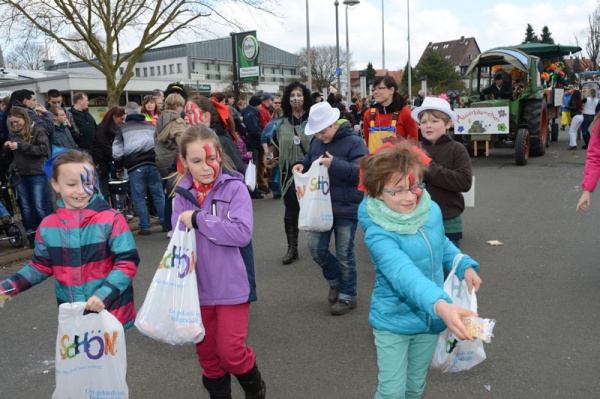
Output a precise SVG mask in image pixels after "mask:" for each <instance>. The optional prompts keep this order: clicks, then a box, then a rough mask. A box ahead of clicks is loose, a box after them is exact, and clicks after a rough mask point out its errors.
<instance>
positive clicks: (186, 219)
mask: <svg viewBox="0 0 600 399" xmlns="http://www.w3.org/2000/svg"><path fill="white" fill-rule="evenodd" d="M193 214H194V211H185V212H181V222H182V223H183V224H184V225H185V227H187V228H188V229H193V228H194V225H193V224H192V215H193Z"/></svg>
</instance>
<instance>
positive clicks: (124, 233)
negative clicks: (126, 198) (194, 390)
mask: <svg viewBox="0 0 600 399" xmlns="http://www.w3.org/2000/svg"><path fill="white" fill-rule="evenodd" d="M51 183H52V187H53V189H54V190H55V191H56V193H57V197H59V199H58V200H57V205H58V207H57V209H56V212H55V213H52V214H50V215H49V216H47V217H46V218H44V220H42V223H41V224H40V226H39V228H38V230H37V233H36V240H35V241H36V245H35V249H34V253H33V259H32V260H31V261H30V262H29V263H28V264H27V265H26V266H25V267H24V268H22V269H21V270H19V271H18V272H17V273H15V274H14V275H13V276H12V277H10V278H8V279H6V280H4V281H2V282H0V295H9V296H15V295H17V294H19V293H21V292H23V291H26V290H28V289H29V288H31V287H33V286H34V285H36V284H39V283H41V282H42V281H44V280H46V279H47V278H48V277H50V276H54V277H55V278H56V284H55V287H56V297H57V300H58V304H59V305H60V304H62V303H65V302H86V303H87V304H86V309H87V310H89V311H93V312H100V311H102V310H104V309H106V310H108V311H109V312H110V313H112V314H113V315H114V316H115V317H116V318H117V319H119V321H120V322H121V323H122V324H123V327H124V328H126V329H127V328H129V327H131V326H132V325H133V322H134V319H135V306H134V302H133V287H132V285H131V282H132V280H133V277H134V276H135V274H136V271H137V266H138V264H139V260H140V259H139V256H138V252H137V249H136V246H135V241H134V239H133V235H132V234H131V231H130V230H129V224H128V223H127V222H126V221H125V218H124V217H123V215H122V214H121V213H119V212H118V211H116V210H114V209H112V208H111V207H110V206H109V205H108V204H107V203H106V201H104V199H102V196H100V195H99V193H98V179H97V175H96V171H95V168H94V164H93V162H92V158H91V157H90V156H89V155H88V154H86V153H83V152H81V151H78V150H68V151H67V152H64V153H62V154H61V155H59V156H58V157H57V158H56V160H55V161H54V165H53V167H52V180H51ZM82 248H86V250H85V251H83V250H82ZM74 262H76V263H74Z"/></svg>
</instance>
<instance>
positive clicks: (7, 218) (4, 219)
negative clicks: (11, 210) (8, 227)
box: [2, 216, 12, 224]
mask: <svg viewBox="0 0 600 399" xmlns="http://www.w3.org/2000/svg"><path fill="white" fill-rule="evenodd" d="M11 223H12V218H11V217H10V216H4V217H2V224H11Z"/></svg>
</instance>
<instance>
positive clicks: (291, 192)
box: [271, 82, 312, 265]
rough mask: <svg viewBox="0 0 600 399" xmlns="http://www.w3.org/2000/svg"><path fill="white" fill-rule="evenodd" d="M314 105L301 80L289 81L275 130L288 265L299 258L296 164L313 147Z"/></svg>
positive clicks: (284, 260) (272, 139) (285, 260)
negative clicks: (310, 114)
mask: <svg viewBox="0 0 600 399" xmlns="http://www.w3.org/2000/svg"><path fill="white" fill-rule="evenodd" d="M310 106H311V97H310V91H309V90H308V89H307V88H306V86H304V85H303V84H302V83H299V82H294V83H291V84H289V85H288V86H287V87H286V88H285V90H284V92H283V98H282V100H281V108H282V109H283V115H282V116H280V117H279V118H277V121H276V122H275V126H274V127H273V132H272V133H271V144H273V146H274V147H275V148H276V152H277V153H278V155H277V156H278V157H279V167H280V170H281V194H282V198H283V204H284V206H285V214H284V217H283V222H284V225H285V234H286V236H287V242H288V250H287V253H286V254H285V256H284V257H283V259H282V260H281V261H282V263H283V264H286V265H287V264H289V263H292V262H293V261H294V260H296V259H298V216H299V215H300V205H299V204H298V198H297V197H296V188H295V187H294V175H293V174H292V166H294V164H295V163H296V162H298V161H301V160H302V158H304V156H305V155H306V152H307V151H308V147H309V146H310V141H311V139H312V136H307V135H305V134H304V127H305V126H306V121H307V120H308V111H309V109H310Z"/></svg>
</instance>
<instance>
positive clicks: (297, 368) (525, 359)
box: [0, 132, 600, 399]
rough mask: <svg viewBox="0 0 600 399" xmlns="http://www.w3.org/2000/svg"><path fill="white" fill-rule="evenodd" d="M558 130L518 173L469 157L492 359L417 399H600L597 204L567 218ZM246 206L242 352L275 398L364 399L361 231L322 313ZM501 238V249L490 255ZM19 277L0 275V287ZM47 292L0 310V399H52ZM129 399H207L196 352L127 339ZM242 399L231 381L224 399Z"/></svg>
mask: <svg viewBox="0 0 600 399" xmlns="http://www.w3.org/2000/svg"><path fill="white" fill-rule="evenodd" d="M566 136H567V135H566V132H561V137H560V139H559V142H558V143H552V145H551V147H550V148H548V149H547V152H546V155H545V156H544V157H540V158H531V159H530V162H529V164H528V165H527V166H523V167H517V166H515V163H514V157H513V152H512V150H508V149H503V150H492V152H491V156H490V157H489V158H474V159H473V168H474V174H475V176H476V195H475V207H474V208H468V209H467V210H466V212H465V213H464V227H465V238H464V240H463V251H464V252H465V253H468V254H470V255H471V256H472V257H473V258H475V259H476V260H478V261H479V262H480V263H481V268H482V269H481V276H482V278H483V281H484V285H483V286H482V289H481V291H480V294H479V295H478V301H479V313H480V314H481V315H482V317H490V318H495V319H496V320H497V325H496V329H495V337H494V338H493V340H492V343H491V344H486V345H485V349H486V353H487V356H488V359H487V360H486V361H485V362H483V363H482V364H480V365H478V366H477V367H475V368H474V369H472V370H471V371H468V372H463V373H459V374H440V373H437V372H431V373H430V374H429V376H428V380H427V388H426V391H425V395H424V398H426V399H437V398H446V399H453V398H461V399H467V398H540V399H542V398H598V397H600V384H599V382H598V378H599V377H598V376H599V375H600V361H599V360H598V356H599V355H600V343H599V342H600V341H599V340H598V339H597V335H598V332H599V331H600V318H599V317H598V292H599V291H600V290H599V288H600V268H599V267H598V264H599V263H600V262H599V261H598V258H597V256H598V255H599V252H598V243H599V240H600V239H599V237H600V235H599V234H598V226H599V225H600V197H597V196H593V197H592V201H593V202H592V209H591V211H590V212H588V213H587V214H582V213H576V212H575V204H576V202H577V199H578V198H579V195H580V194H581V190H580V184H581V175H582V171H583V164H584V162H585V152H584V151H582V150H578V151H567V149H566V148H567V138H566ZM267 198H268V199H264V200H255V201H254V206H255V232H254V245H255V254H256V270H257V282H258V294H259V301H258V302H256V303H255V304H253V305H252V312H251V320H250V329H249V339H248V342H249V344H250V345H251V346H252V347H253V348H254V349H255V351H256V353H257V359H258V364H259V367H260V368H261V370H262V372H263V375H264V378H265V380H266V383H267V387H268V397H269V398H271V399H295V398H310V399H320V398H332V399H336V398H340V399H342V398H372V397H373V394H374V392H375V388H376V385H377V364H376V358H375V348H374V344H373V339H372V332H371V328H370V326H369V324H368V319H367V318H368V310H369V301H370V292H371V289H372V286H373V281H374V279H373V271H372V265H371V263H370V258H369V255H368V253H367V251H366V249H365V245H364V242H363V234H362V231H361V230H360V229H359V231H358V233H357V237H356V251H357V260H358V273H359V276H358V289H359V300H358V308H357V309H356V310H354V311H352V312H351V313H350V314H348V315H346V316H341V317H333V316H330V315H329V312H328V303H327V299H326V296H327V290H328V288H327V284H326V283H325V281H324V279H323V278H322V276H321V273H320V270H319V269H318V268H317V266H316V265H315V264H314V263H313V261H312V260H311V259H310V257H309V254H308V251H307V249H306V240H305V238H304V237H303V236H302V237H301V240H300V248H301V250H300V260H299V261H297V262H296V263H294V264H292V265H289V266H284V265H282V264H281V263H280V259H281V257H282V256H283V254H284V252H285V245H286V244H285V238H284V230H283V220H282V215H283V207H282V205H281V203H280V202H279V201H276V200H273V199H271V198H270V197H267ZM488 240H499V241H501V242H502V243H503V245H502V246H490V245H488V244H487V241H488ZM136 241H137V243H138V245H139V250H140V254H141V258H142V262H141V265H140V268H139V272H138V275H137V277H136V279H135V282H134V285H135V289H136V298H137V306H138V308H139V306H141V304H142V302H143V298H144V295H145V293H146V290H147V287H148V285H149V282H150V280H151V278H152V275H153V272H154V270H155V268H156V266H157V262H158V260H159V259H160V257H161V256H162V253H163V251H164V249H165V247H166V245H167V242H168V240H167V238H166V235H165V234H164V233H158V232H155V233H154V234H153V235H151V236H147V237H139V236H137V235H136ZM15 270H16V268H13V269H12V270H11V269H5V270H0V277H5V276H7V275H8V274H10V273H12V272H14V271H15ZM53 288H54V287H53V283H52V282H45V283H44V284H42V285H41V286H38V287H35V289H32V290H30V291H28V292H26V293H24V294H22V295H20V296H19V297H16V298H15V299H14V300H12V301H10V302H8V303H6V306H5V307H4V308H2V309H0V398H24V399H32V398H48V397H50V395H51V393H52V391H53V386H54V367H53V361H54V340H55V337H56V326H57V314H58V311H57V308H56V302H55V298H54V294H53ZM127 352H128V356H127V360H128V378H127V380H128V383H129V390H130V395H131V397H132V398H208V395H207V394H206V392H205V391H204V389H203V388H202V384H201V370H200V367H199V365H198V362H197V360H196V357H195V351H194V349H193V347H190V346H186V347H171V346H169V345H166V344H162V343H158V342H154V341H152V340H150V339H147V338H144V337H142V336H141V335H140V334H139V333H138V332H137V330H136V329H135V328H133V329H131V330H129V331H128V332H127ZM242 397H243V395H242V393H241V390H240V389H239V387H238V385H237V383H235V384H234V398H242Z"/></svg>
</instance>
